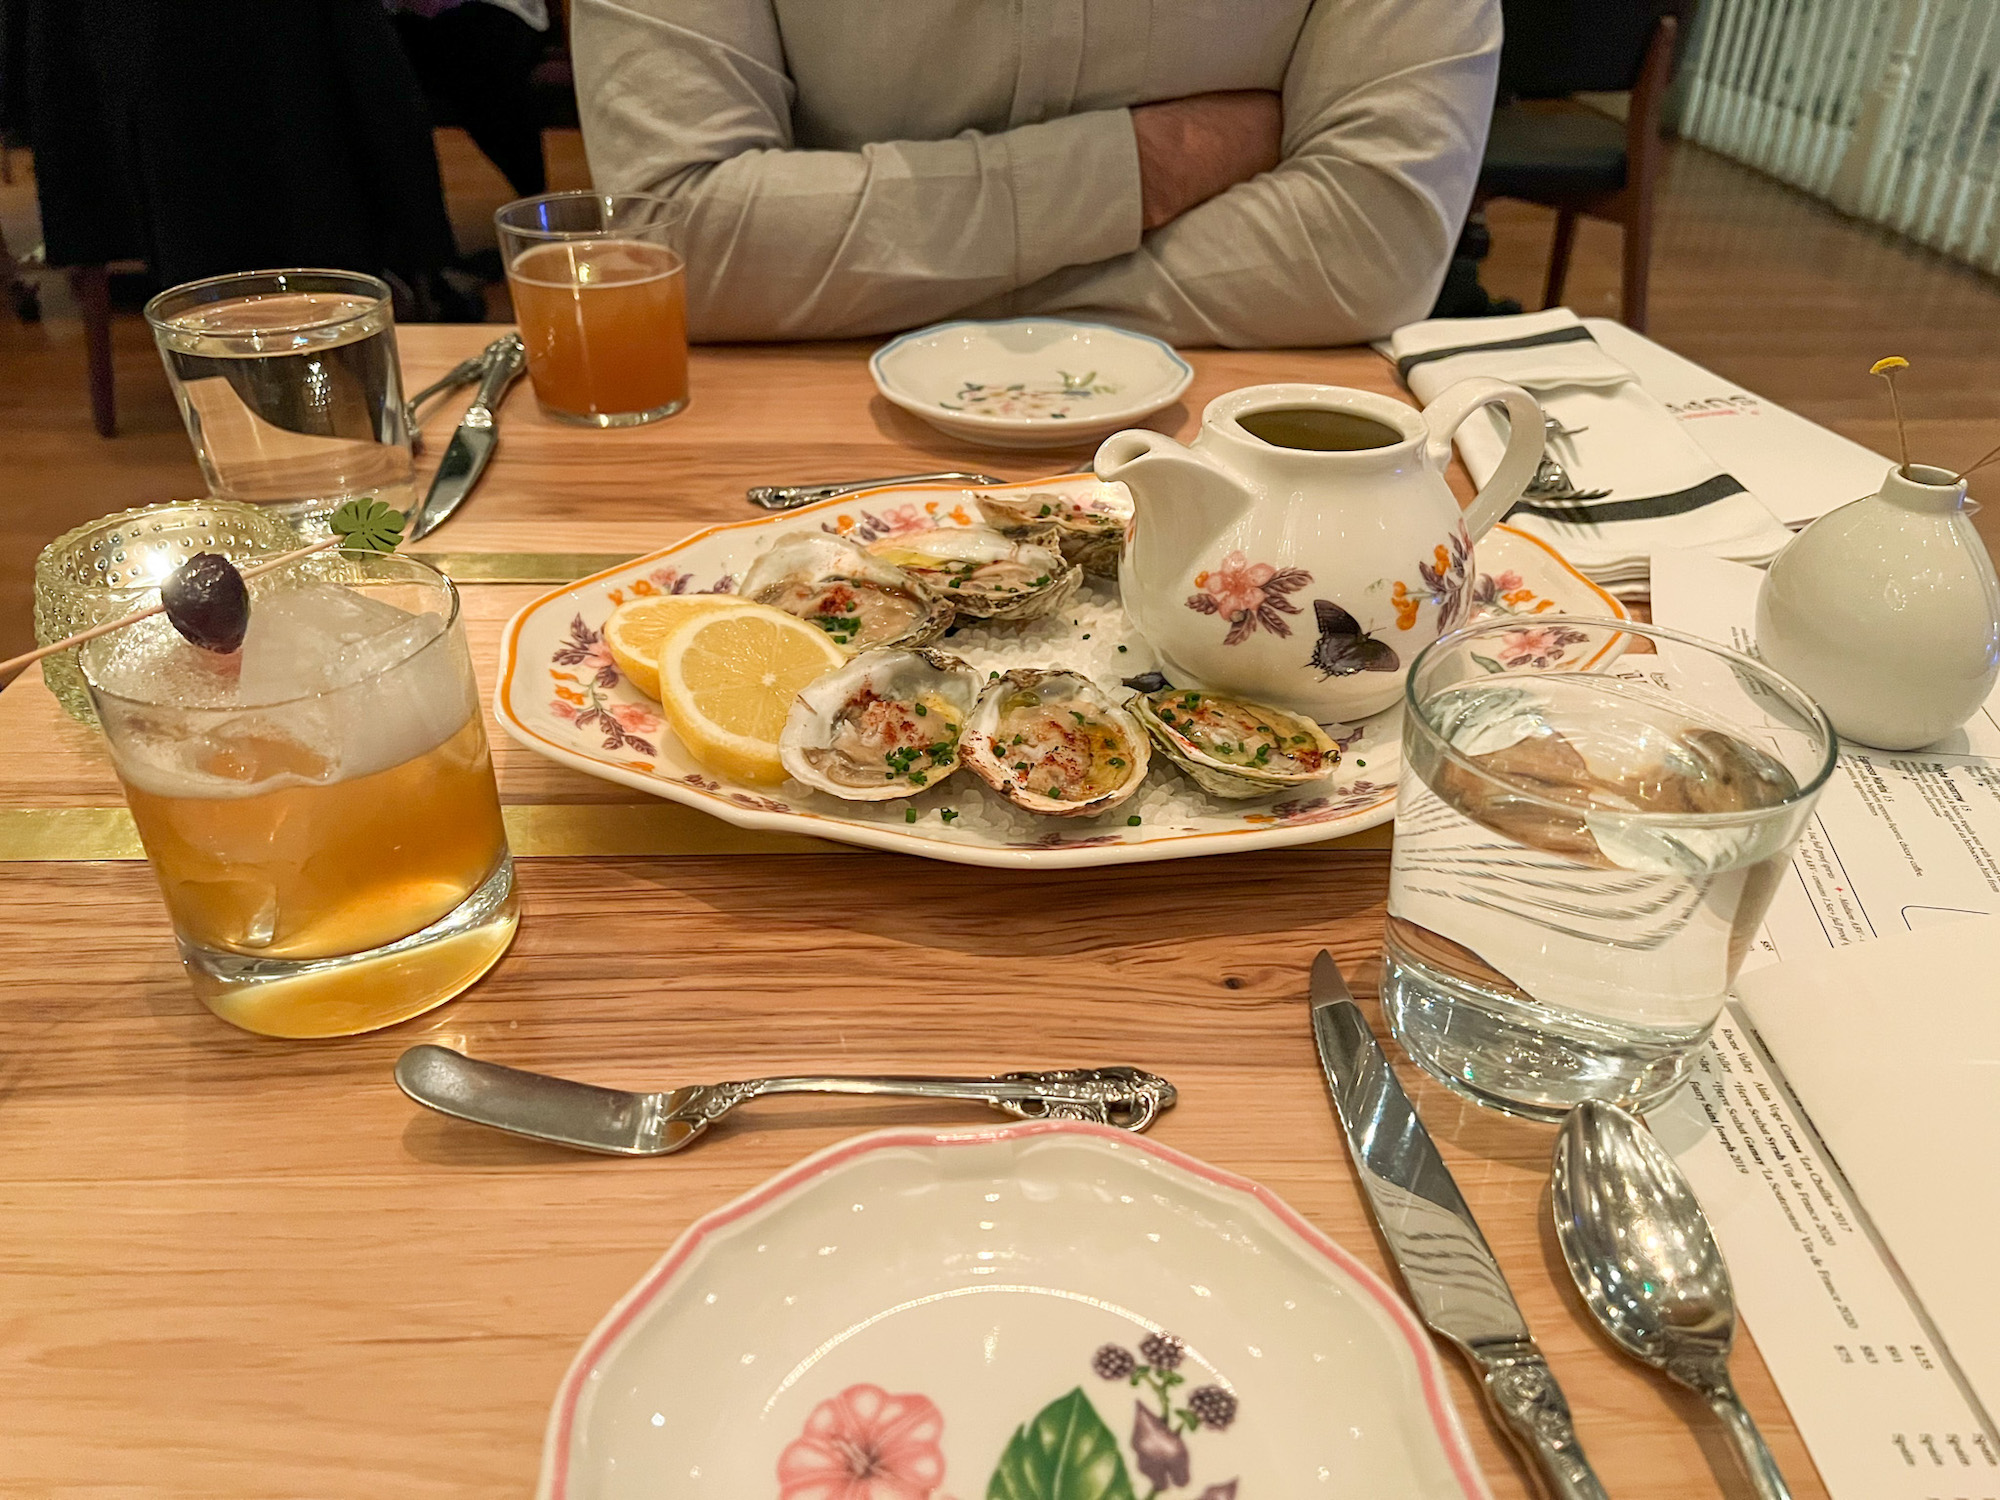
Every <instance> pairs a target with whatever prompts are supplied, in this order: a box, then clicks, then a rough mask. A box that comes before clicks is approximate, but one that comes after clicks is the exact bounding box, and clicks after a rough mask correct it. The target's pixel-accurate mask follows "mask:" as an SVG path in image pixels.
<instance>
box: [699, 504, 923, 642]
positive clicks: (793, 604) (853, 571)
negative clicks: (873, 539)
mask: <svg viewBox="0 0 2000 1500" xmlns="http://www.w3.org/2000/svg"><path fill="white" fill-rule="evenodd" d="M737 592H738V593H739V594H740V595H741V597H743V598H745V599H751V600H754V601H756V602H757V603H759V604H770V605H775V606H776V607H777V608H779V609H782V610H785V611H787V612H788V613H790V614H795V615H797V616H798V617H799V618H800V619H802V620H810V621H812V623H813V624H815V625H817V626H819V627H820V628H821V629H822V630H824V631H825V632H826V633H827V634H828V635H829V636H831V637H832V638H833V643H834V644H835V645H836V646H839V647H840V648H841V649H842V650H843V651H846V652H847V653H848V654H849V655H858V654H859V653H861V652H863V651H871V650H874V649H876V648H877V647H883V646H924V645H928V644H930V642H932V641H934V640H936V639H937V638H938V637H939V636H941V635H943V634H944V633H945V631H946V630H947V629H948V628H949V627H950V625H951V621H952V613H953V612H952V607H951V606H950V605H949V604H947V603H946V602H945V601H944V600H942V599H940V598H938V597H937V596H936V595H935V594H933V593H932V592H931V591H930V590H929V589H928V588H926V587H925V586H924V584H923V583H922V582H920V581H919V580H918V579H916V578H913V577H912V576H911V575H910V574H908V573H906V572H904V571H903V570H902V569H901V568H898V567H896V566H894V565H893V564H891V563H887V562H884V561H883V560H882V559H881V558H879V557H870V556H869V555H868V554H867V553H866V552H864V551H863V550H862V549H861V548H859V547H857V546H855V545H854V544H853V543H852V542H848V541H843V540H842V539H841V538H839V537H837V536H829V535H827V534H826V533H825V532H822V531H795V532H792V533H791V534H790V535H788V536H782V537H779V538H778V539H777V540H776V541H775V542H773V543H772V544H771V546H770V548H769V549H768V550H767V551H765V552H763V553H762V554H760V555H759V556H758V558H757V559H756V561H754V562H753V563H751V564H750V568H749V571H748V572H746V573H745V574H744V575H743V584H742V587H741V588H740V589H739V590H738V591H737Z"/></svg>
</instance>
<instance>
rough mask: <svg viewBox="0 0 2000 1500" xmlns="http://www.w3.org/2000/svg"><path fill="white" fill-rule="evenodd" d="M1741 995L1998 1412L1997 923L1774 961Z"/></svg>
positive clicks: (1962, 1365) (1747, 981)
mask: <svg viewBox="0 0 2000 1500" xmlns="http://www.w3.org/2000/svg"><path fill="white" fill-rule="evenodd" d="M1737 998H1738V999H1739V1001H1740V1002H1741V1004H1742V1006H1743V1009H1744V1011H1745V1012H1746V1014H1747V1015H1748V1016H1749V1018H1750V1021H1751V1023H1752V1024H1753V1025H1754V1026H1755V1027H1756V1028H1757V1033H1758V1036H1759V1037H1760V1039H1761V1040H1762V1041H1763V1042H1764V1044H1765V1045H1766V1046H1767V1047H1769V1048H1770V1050H1771V1052H1772V1055H1773V1056H1776V1057H1779V1058H1782V1059H1783V1065H1784V1070H1785V1078H1786V1080H1787V1082H1788V1083H1789V1084H1790V1086H1791V1089H1792V1092H1793V1093H1794V1095H1795V1096H1796V1097H1797V1098H1798V1099H1799V1101H1800V1102H1801V1103H1802V1104H1803V1106H1804V1107H1805V1108H1806V1110H1807V1111H1808V1112H1809V1113H1810V1115H1811V1117H1812V1119H1813V1120H1814V1122H1815V1124H1816V1125H1817V1126H1818V1129H1819V1134H1820V1137H1821V1139H1822V1141H1823V1142H1824V1143H1825V1146H1826V1148H1827V1149H1828V1150H1829V1151H1831V1152H1832V1153H1833V1155H1834V1158H1835V1160H1836V1161H1837V1162H1838V1164H1839V1167H1840V1170H1841V1174H1842V1175H1843V1176H1844V1177H1845V1178H1846V1179H1847V1181H1848V1183H1849V1184H1851V1185H1852V1187H1853V1189H1854V1191H1855V1193H1856V1194H1857V1195H1858V1196H1859V1197H1860V1199H1861V1201H1862V1202H1863V1203H1865V1204H1866V1205H1867V1208H1868V1213H1869V1217H1870V1219H1871V1220H1872V1222H1873V1224H1874V1226H1875V1228H1876V1230H1877V1232H1878V1233H1879V1234H1880V1235H1881V1238H1882V1240H1883V1241H1884V1242H1885V1243H1886V1244H1887V1246H1888V1247H1889V1250H1890V1251H1891V1253H1893V1254H1894V1256H1895V1257H1896V1263H1897V1265H1898V1266H1899V1267H1900V1269H1901V1270H1902V1273H1903V1275H1904V1276H1905V1277H1906V1278H1907V1279H1908V1281H1909V1283H1910V1286H1911V1288H1912V1289H1913V1290H1914V1291H1915V1292H1916V1294H1917V1297H1918V1299H1919V1300H1920V1301H1921V1302H1922V1303H1923V1305H1924V1308H1925V1310H1926V1311H1927V1312H1928V1313H1929V1315H1930V1318H1931V1321H1932V1322H1933V1323H1934V1324H1936V1325H1937V1328H1938V1331H1939V1332H1940V1333H1941V1334H1943V1336H1944V1339H1945V1342H1946V1344H1947V1345H1948V1346H1949V1348H1950V1350H1951V1352H1952V1356H1953V1358H1954V1359H1955V1360H1956V1361H1957V1363H1958V1367H1959V1369H1960V1370H1961V1371H1962V1372H1963V1373H1964V1375H1965V1378H1966V1380H1967V1382H1968V1383H1969V1384H1970V1385H1971V1386H1972V1388H1973V1391H1974V1392H1975V1393H1976V1394H1977V1395H1978V1396H1979V1397H1980V1398H1981V1400H1982V1402H1983V1403H1984V1405H1985V1406H1986V1408H1987V1409H1988V1410H1989V1411H1992V1410H1995V1409H2000V1296H1996V1295H1995V1294H1994V1288H1993V1255H1994V1247H1995V1245H1996V1244H2000V1194H1996V1192H1995V1191H1994V1188H1995V1186H1996V1185H1997V1184H1996V1178H2000V1088H1996V1087H1995V1084H1996V1082H2000V918H1996V917H1980V918H1976V919H1974V920H1970V921H1961V922H1959V923H1958V924H1957V925H1956V926H1955V927H1954V928H1953V929H1952V932H1951V937H1950V941H1948V942H1939V941H1937V940H1936V938H1935V936H1934V935H1933V934H1930V933H1928V932H1912V933H1901V934H1897V935H1894V936H1889V937H1884V938H1882V939H1881V940H1879V941H1876V942H1871V943H1868V944H1867V945H1866V946H1864V947H1862V948H1861V949H1860V950H1859V951H1857V952H1852V953H1840V954H1831V953H1822V954H1816V955H1813V956H1810V957H1807V958H1804V959H1800V960H1798V961H1796V962H1788V963H1783V964H1776V965H1773V966H1771V967H1769V968H1766V969H1763V970H1761V971H1759V972H1757V973H1755V974H1749V975H1745V976H1744V978H1743V980H1742V982H1741V983H1740V984H1739V985H1738V987H1737Z"/></svg>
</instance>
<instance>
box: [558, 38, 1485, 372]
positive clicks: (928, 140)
mask: <svg viewBox="0 0 2000 1500" xmlns="http://www.w3.org/2000/svg"><path fill="white" fill-rule="evenodd" d="M1499 46H1500V14H1499V7H1498V5H1497V3H1496V0H1235V3H1233V4H1231V5H1229V6H1226V7H1221V6H1213V5H1197V4H1192V3H1189V0H1090V3H1089V4H1088V5H1082V4H1076V5H1066V6H1060V7H1050V6H1045V5H996V4H992V3H989V0H576V5H575V14H574V21H573V48H574V53H575V61H576V74H577V82H578V85H579V87H578V95H579V101H580V104H581V111H582V117H583V129H584V139H585V143H586V146H587V147H588V150H589V155H590V167H591V175H592V177H593V179H594V181H595V184H596V186H597V188H598V189H599V190H600V191H607V192H644V193H654V194H658V195H661V196H664V197H668V198H673V199H677V200H680V201H683V202H685V203H686V204H687V205H688V206H689V210H690V212H689V219H688V229H687V234H686V240H687V244H686V252H687V260H688V276H689V286H688V294H689V308H688V311H689V324H690V332H691V333H692V335H693V337H695V338H697V339H791V338H835V337H846V336H856V335H866V334H876V333H884V332H889V331H892V330H895V329H900V328H907V327H910V326H912V325H915V324H920V323H928V322H934V321H936V320H938V319H941V318H949V317H954V316H964V317H1001V316H1008V315H1012V314H1020V313H1042V314H1069V315H1074V316H1077V317H1085V318H1097V319H1101V320H1104V321H1108V322H1113V323H1118V324H1122V325H1124V326H1126V327H1130V328H1135V329H1138V330H1140V331H1143V332H1147V333H1151V334H1155V335H1157V336H1159V337H1161V338H1165V339H1167V340H1169V341H1171V342H1173V343H1177V344H1184V345H1202V344H1222V345H1234V346H1267V347H1276V346H1291V345H1322V344H1349V343H1355V342H1358V341H1361V340H1364V339H1369V338H1375V337H1378V336H1380V335H1382V334H1386V333H1387V332H1388V331H1389V330H1390V329H1391V328H1393V327H1395V326H1397V325H1398V324H1400V323H1405V322H1409V321H1410V320H1412V319H1415V318H1420V317H1422V316H1424V315H1425V313H1427V312H1428V311H1429V309H1430V307H1431V305H1432V302H1433V300H1434V299H1435V297H1436V295H1437V291H1438V286H1439V283H1440V281H1441V280H1442V278H1443V276H1444V271H1445V265H1446V262H1447V260H1448V259H1449V257H1450V253H1451V249H1452V245H1453V243H1454V242H1455V241H1456V240H1457V238H1458V234H1459V230H1460V227H1461V226H1462V225H1463V223H1464V222H1465V214H1466V208H1467V205H1468V204H1469V202H1470V200H1471V196H1472V189H1473V184H1474V181H1475V179H1476V178H1477V176H1478V171H1479V160H1480V152H1481V149H1482V147H1483V145H1484V142H1485V138H1486V130H1487V124H1488V120H1489V118H1490V114H1491V109H1492V101H1493V86H1494V73H1495V68H1496V64H1497V60H1498V54H1499Z"/></svg>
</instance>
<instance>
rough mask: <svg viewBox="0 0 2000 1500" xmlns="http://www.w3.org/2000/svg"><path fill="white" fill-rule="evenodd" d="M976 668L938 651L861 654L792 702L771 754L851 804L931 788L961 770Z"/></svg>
mask: <svg viewBox="0 0 2000 1500" xmlns="http://www.w3.org/2000/svg"><path fill="white" fill-rule="evenodd" d="M978 696H979V674H978V673H977V672H975V671H973V670H972V668H970V667H968V666H967V665H966V664H965V663H964V662H962V661H960V660H959V659H958V658H957V657H955V656H947V655H945V654H944V653H943V652H942V651H903V650H890V651H867V652H863V653H862V654H861V655H860V656H857V657H855V658H854V659H853V660H852V661H850V662H848V663H847V665H846V666H844V667H836V668H834V670H833V671H831V672H829V673H827V674H826V675H825V676H824V677H821V678H819V679H818V680H816V681H814V682H812V683H809V684H808V685H807V686H806V687H805V688H804V689H803V690H801V692H800V693H799V695H798V697H797V698H795V699H793V700H792V710H791V713H790V715H789V716H788V717H787V718H786V720H785V728H784V731H783V733H782V734H781V735H780V736H779V738H778V755H779V758H780V759H781V760H783V761H784V763H785V770H786V771H787V772H788V773H789V774H790V775H791V776H792V778H793V779H794V780H796V781H802V782H804V783H805V784H806V785H807V786H809V787H812V788H814V789H816V790H818V791H822V792H828V793H830V794H832V795H833V796H835V797H845V798H847V799H848V800H850V801H854V802H886V801H887V800H889V799H890V798H892V797H908V796H912V795H914V794H915V793H917V792H921V791H923V790H924V789H925V788H927V787H933V786H936V785H937V784H938V783H939V782H940V781H942V780H944V779H945V777H947V776H949V775H951V773H952V772H954V771H956V770H957V769H958V766H959V738H960V735H961V734H962V732H963V731H964V728H965V722H966V717H967V715H968V714H969V713H970V712H971V710H972V706H973V703H974V701H975V700H976V699H977V698H978Z"/></svg>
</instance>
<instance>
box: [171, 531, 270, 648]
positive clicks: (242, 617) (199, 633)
mask: <svg viewBox="0 0 2000 1500" xmlns="http://www.w3.org/2000/svg"><path fill="white" fill-rule="evenodd" d="M160 603H161V605H162V606H163V607H164V608H165V609H166V612H167V618H168V620H170V621H172V622H173V627H174V629H176V630H178V631H179V632H180V633H181V634H182V635H183V636H185V637H186V638H187V639H188V640H190V641H192V642H194V644H195V645H197V646H199V647H201V649H202V650H204V651H219V652H222V653H224V654H227V653H228V652H231V651H234V650H236V649H237V648H238V647H239V646H241V645H242V644H243V637H244V634H245V633H246V632H247V631H248V630H249V629H250V590H249V588H248V586H246V585H245V584H244V582H243V575H242V574H241V573H239V572H237V571H236V565H235V564H234V563H232V562H231V561H230V560H229V559H228V558H226V557H224V556H223V555H222V554H221V553H219V552H197V553H196V554H195V555H194V556H193V557H190V558H189V559H188V560H187V561H186V562H184V563H182V564H181V565H180V566H179V567H178V568H176V569H174V571H173V572H172V573H171V574H169V575H168V577H167V581H166V582H165V583H163V584H161V585H160Z"/></svg>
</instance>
